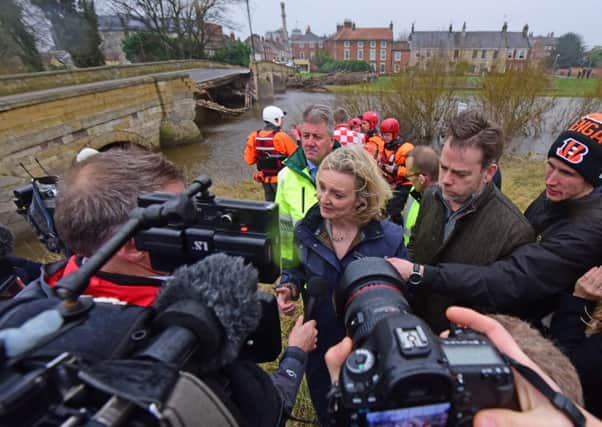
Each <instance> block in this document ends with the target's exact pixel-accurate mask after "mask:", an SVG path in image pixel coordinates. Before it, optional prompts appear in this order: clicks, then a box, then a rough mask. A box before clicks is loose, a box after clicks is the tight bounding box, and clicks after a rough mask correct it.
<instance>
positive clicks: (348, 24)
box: [343, 19, 353, 28]
mask: <svg viewBox="0 0 602 427" xmlns="http://www.w3.org/2000/svg"><path fill="white" fill-rule="evenodd" d="M343 26H344V27H345V28H352V27H353V22H351V19H345V20H344V21H343Z"/></svg>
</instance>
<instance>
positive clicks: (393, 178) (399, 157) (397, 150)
mask: <svg viewBox="0 0 602 427" xmlns="http://www.w3.org/2000/svg"><path fill="white" fill-rule="evenodd" d="M413 149H414V144H412V143H411V142H401V140H395V141H391V142H389V143H388V144H385V145H384V150H383V154H382V157H381V166H382V168H383V171H384V172H385V178H386V179H387V181H388V182H389V184H391V186H393V187H395V186H397V185H412V183H411V182H410V180H408V179H407V178H406V175H407V173H408V170H407V169H406V158H407V155H408V153H409V152H410V151H412V150H413ZM385 165H390V166H393V167H394V168H393V173H388V172H387V171H385V169H384V166H385Z"/></svg>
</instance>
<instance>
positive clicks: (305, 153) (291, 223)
mask: <svg viewBox="0 0 602 427" xmlns="http://www.w3.org/2000/svg"><path fill="white" fill-rule="evenodd" d="M333 131H334V119H333V116H332V110H331V109H330V107H327V106H326V105H320V104H315V105H310V106H309V107H307V108H306V109H305V111H304V112H303V119H302V123H301V147H300V149H299V150H297V151H295V153H294V154H293V155H292V156H290V157H289V158H288V159H286V160H285V161H284V166H285V167H284V168H283V169H282V170H281V171H280V173H279V174H278V181H279V185H278V191H277V193H276V202H277V203H278V208H279V215H280V256H281V262H282V267H283V268H287V266H288V265H289V264H290V263H291V262H292V261H293V230H294V227H295V224H296V223H297V222H298V221H299V220H301V218H303V217H304V216H305V214H306V213H307V211H309V208H311V207H312V206H313V205H314V204H315V203H316V202H317V201H318V199H317V197H316V181H315V180H316V173H317V171H318V166H319V165H320V163H321V162H322V160H323V159H324V157H326V156H327V155H328V154H329V153H330V152H331V151H332V150H333V148H334V147H335V146H336V147H339V144H338V143H337V142H336V141H335V140H334V139H333V138H332V133H333Z"/></svg>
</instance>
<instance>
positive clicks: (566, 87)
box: [325, 76, 602, 97]
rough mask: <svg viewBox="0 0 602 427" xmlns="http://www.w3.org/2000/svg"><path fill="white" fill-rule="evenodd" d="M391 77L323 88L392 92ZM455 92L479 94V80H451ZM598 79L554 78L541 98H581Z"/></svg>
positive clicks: (470, 78) (591, 91)
mask: <svg viewBox="0 0 602 427" xmlns="http://www.w3.org/2000/svg"><path fill="white" fill-rule="evenodd" d="M393 79H394V78H393V77H391V76H382V77H379V78H378V79H376V80H375V81H373V82H371V83H368V84H357V85H348V86H335V85H329V86H325V88H326V89H327V90H329V91H331V92H335V93H357V92H363V93H379V92H383V91H384V92H389V91H394V85H393ZM451 84H452V85H453V87H454V88H456V89H455V92H457V93H458V95H462V96H470V95H476V94H478V93H479V92H480V90H481V89H480V88H481V78H480V77H477V76H458V77H454V78H452V83H451ZM601 84H602V83H600V82H599V79H577V78H574V77H555V78H554V79H553V81H552V86H551V87H549V88H548V89H547V90H546V91H544V92H542V93H541V95H542V96H560V97H583V96H587V95H588V94H591V93H593V92H594V91H595V90H596V86H597V85H601Z"/></svg>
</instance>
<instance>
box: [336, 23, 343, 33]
mask: <svg viewBox="0 0 602 427" xmlns="http://www.w3.org/2000/svg"><path fill="white" fill-rule="evenodd" d="M342 29H343V26H342V25H341V24H337V33H338V32H340V31H341V30H342Z"/></svg>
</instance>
